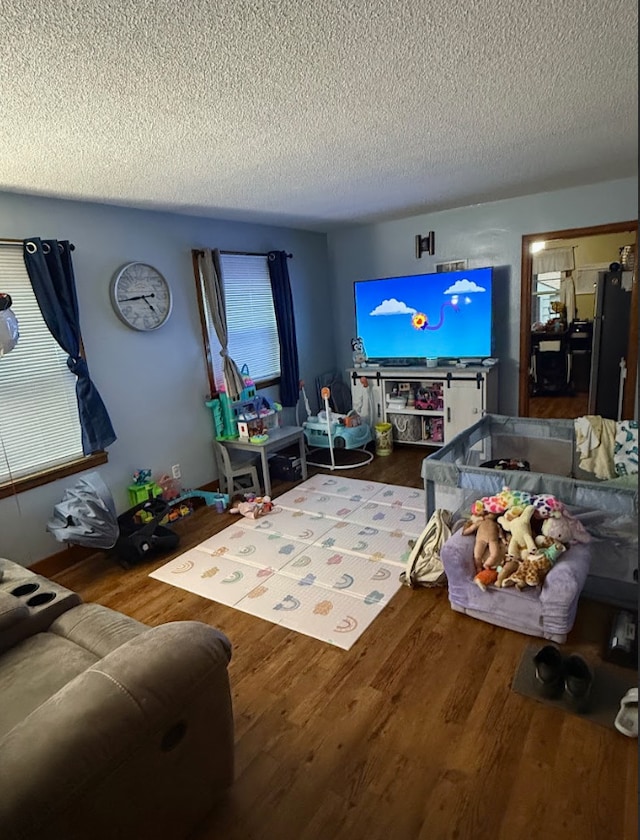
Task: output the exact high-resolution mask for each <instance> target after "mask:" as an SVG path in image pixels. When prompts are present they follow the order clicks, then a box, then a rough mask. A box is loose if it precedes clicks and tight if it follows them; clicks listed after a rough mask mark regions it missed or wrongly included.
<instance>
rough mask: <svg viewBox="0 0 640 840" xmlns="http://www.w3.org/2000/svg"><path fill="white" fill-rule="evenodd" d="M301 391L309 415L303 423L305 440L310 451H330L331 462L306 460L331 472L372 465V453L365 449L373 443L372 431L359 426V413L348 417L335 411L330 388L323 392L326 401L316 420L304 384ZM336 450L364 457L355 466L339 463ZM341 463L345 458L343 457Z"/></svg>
mask: <svg viewBox="0 0 640 840" xmlns="http://www.w3.org/2000/svg"><path fill="white" fill-rule="evenodd" d="M300 391H301V393H302V397H303V400H304V405H305V410H306V412H307V419H306V420H305V421H304V422H303V424H302V427H303V428H304V430H305V437H306V439H307V442H308V444H309V447H310V450H311V451H312V452H313V450H318V449H329V455H330V461H331V463H330V464H327V463H321V462H319V461H312V460H310V459H309V458H308V457H307V463H308V464H311V466H314V467H325V468H326V467H328V468H329V469H331V470H350V469H355V468H356V467H364V466H366V464H369V463H371V461H372V460H373V453H371V452H369V451H367V450H366V449H365V448H364V447H365V445H366V444H367V443H369V441H371V440H372V437H371V429H370V427H369V426H368V425H367V424H363V423H360V420H359V417H358V415H357V414H356V412H349V413H348V414H346V415H344V414H336V413H335V412H333V411H332V410H331V407H330V405H329V397H330V396H331V390H330V389H329V388H328V387H324V388H322V390H321V392H320V393H321V397H322V400H323V402H324V410H323V411H320V412H318V415H317V417H314V416H313V415H312V414H311V407H310V405H309V400H308V399H307V395H306V392H305V389H304V383H303V382H301V383H300ZM356 418H358V419H357V424H356V422H355V420H356ZM352 424H353V425H352ZM336 449H338V451H339V453H342V452H343V451H344V450H353V451H355V452H360V453H362V455H363V456H364V458H363V459H361V460H359V461H357V462H356V463H341V464H339V463H337V462H336ZM340 460H345V459H344V458H340Z"/></svg>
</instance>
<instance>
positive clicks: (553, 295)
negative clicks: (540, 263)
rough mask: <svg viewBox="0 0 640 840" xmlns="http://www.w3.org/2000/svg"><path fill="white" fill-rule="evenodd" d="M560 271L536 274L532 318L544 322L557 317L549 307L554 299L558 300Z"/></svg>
mask: <svg viewBox="0 0 640 840" xmlns="http://www.w3.org/2000/svg"><path fill="white" fill-rule="evenodd" d="M561 280H562V273H561V272H560V271H547V272H544V273H542V274H537V275H536V278H535V291H534V303H535V305H534V312H533V320H534V321H540V322H541V323H542V324H546V323H547V321H548V320H550V319H551V318H555V317H557V315H556V313H555V312H553V310H552V309H551V304H552V303H553V302H554V301H558V300H560V281H561Z"/></svg>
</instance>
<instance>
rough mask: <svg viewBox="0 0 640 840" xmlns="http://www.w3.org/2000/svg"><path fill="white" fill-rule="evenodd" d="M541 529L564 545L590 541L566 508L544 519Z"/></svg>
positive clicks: (577, 520)
mask: <svg viewBox="0 0 640 840" xmlns="http://www.w3.org/2000/svg"><path fill="white" fill-rule="evenodd" d="M498 521H499V520H498ZM541 530H542V535H543V536H545V537H551V539H553V540H556V541H557V542H561V543H564V545H566V546H569V545H575V543H588V542H590V541H591V534H590V533H589V532H588V531H587V529H586V528H585V527H584V525H583V524H582V522H580V520H579V519H576V518H575V517H573V516H571V514H569V513H567V511H566V510H562V511H559V512H556V513H554V514H553V516H550V517H549V518H548V519H545V520H544V522H543V523H542V529H541Z"/></svg>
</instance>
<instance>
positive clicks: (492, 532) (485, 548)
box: [462, 513, 505, 572]
mask: <svg viewBox="0 0 640 840" xmlns="http://www.w3.org/2000/svg"><path fill="white" fill-rule="evenodd" d="M462 533H463V535H464V536H468V535H469V534H475V535H476V541H475V545H474V546H473V562H474V565H475V567H476V572H479V571H480V570H481V569H482V568H483V567H484V568H485V569H489V568H495V567H496V566H499V565H500V563H501V562H502V559H503V557H504V554H505V544H504V539H503V537H502V531H501V529H500V526H499V525H498V523H497V522H496V515H495V514H494V513H484V514H480V515H474V516H472V517H471V519H470V520H469V522H467V524H466V525H464V527H463V528H462Z"/></svg>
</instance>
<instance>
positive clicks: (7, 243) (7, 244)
mask: <svg viewBox="0 0 640 840" xmlns="http://www.w3.org/2000/svg"><path fill="white" fill-rule="evenodd" d="M23 243H24V239H0V248H15V247H16V246H17V245H22V244H23ZM69 248H71V250H72V251H75V250H76V246H75V245H74V244H73V242H70V243H69Z"/></svg>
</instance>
